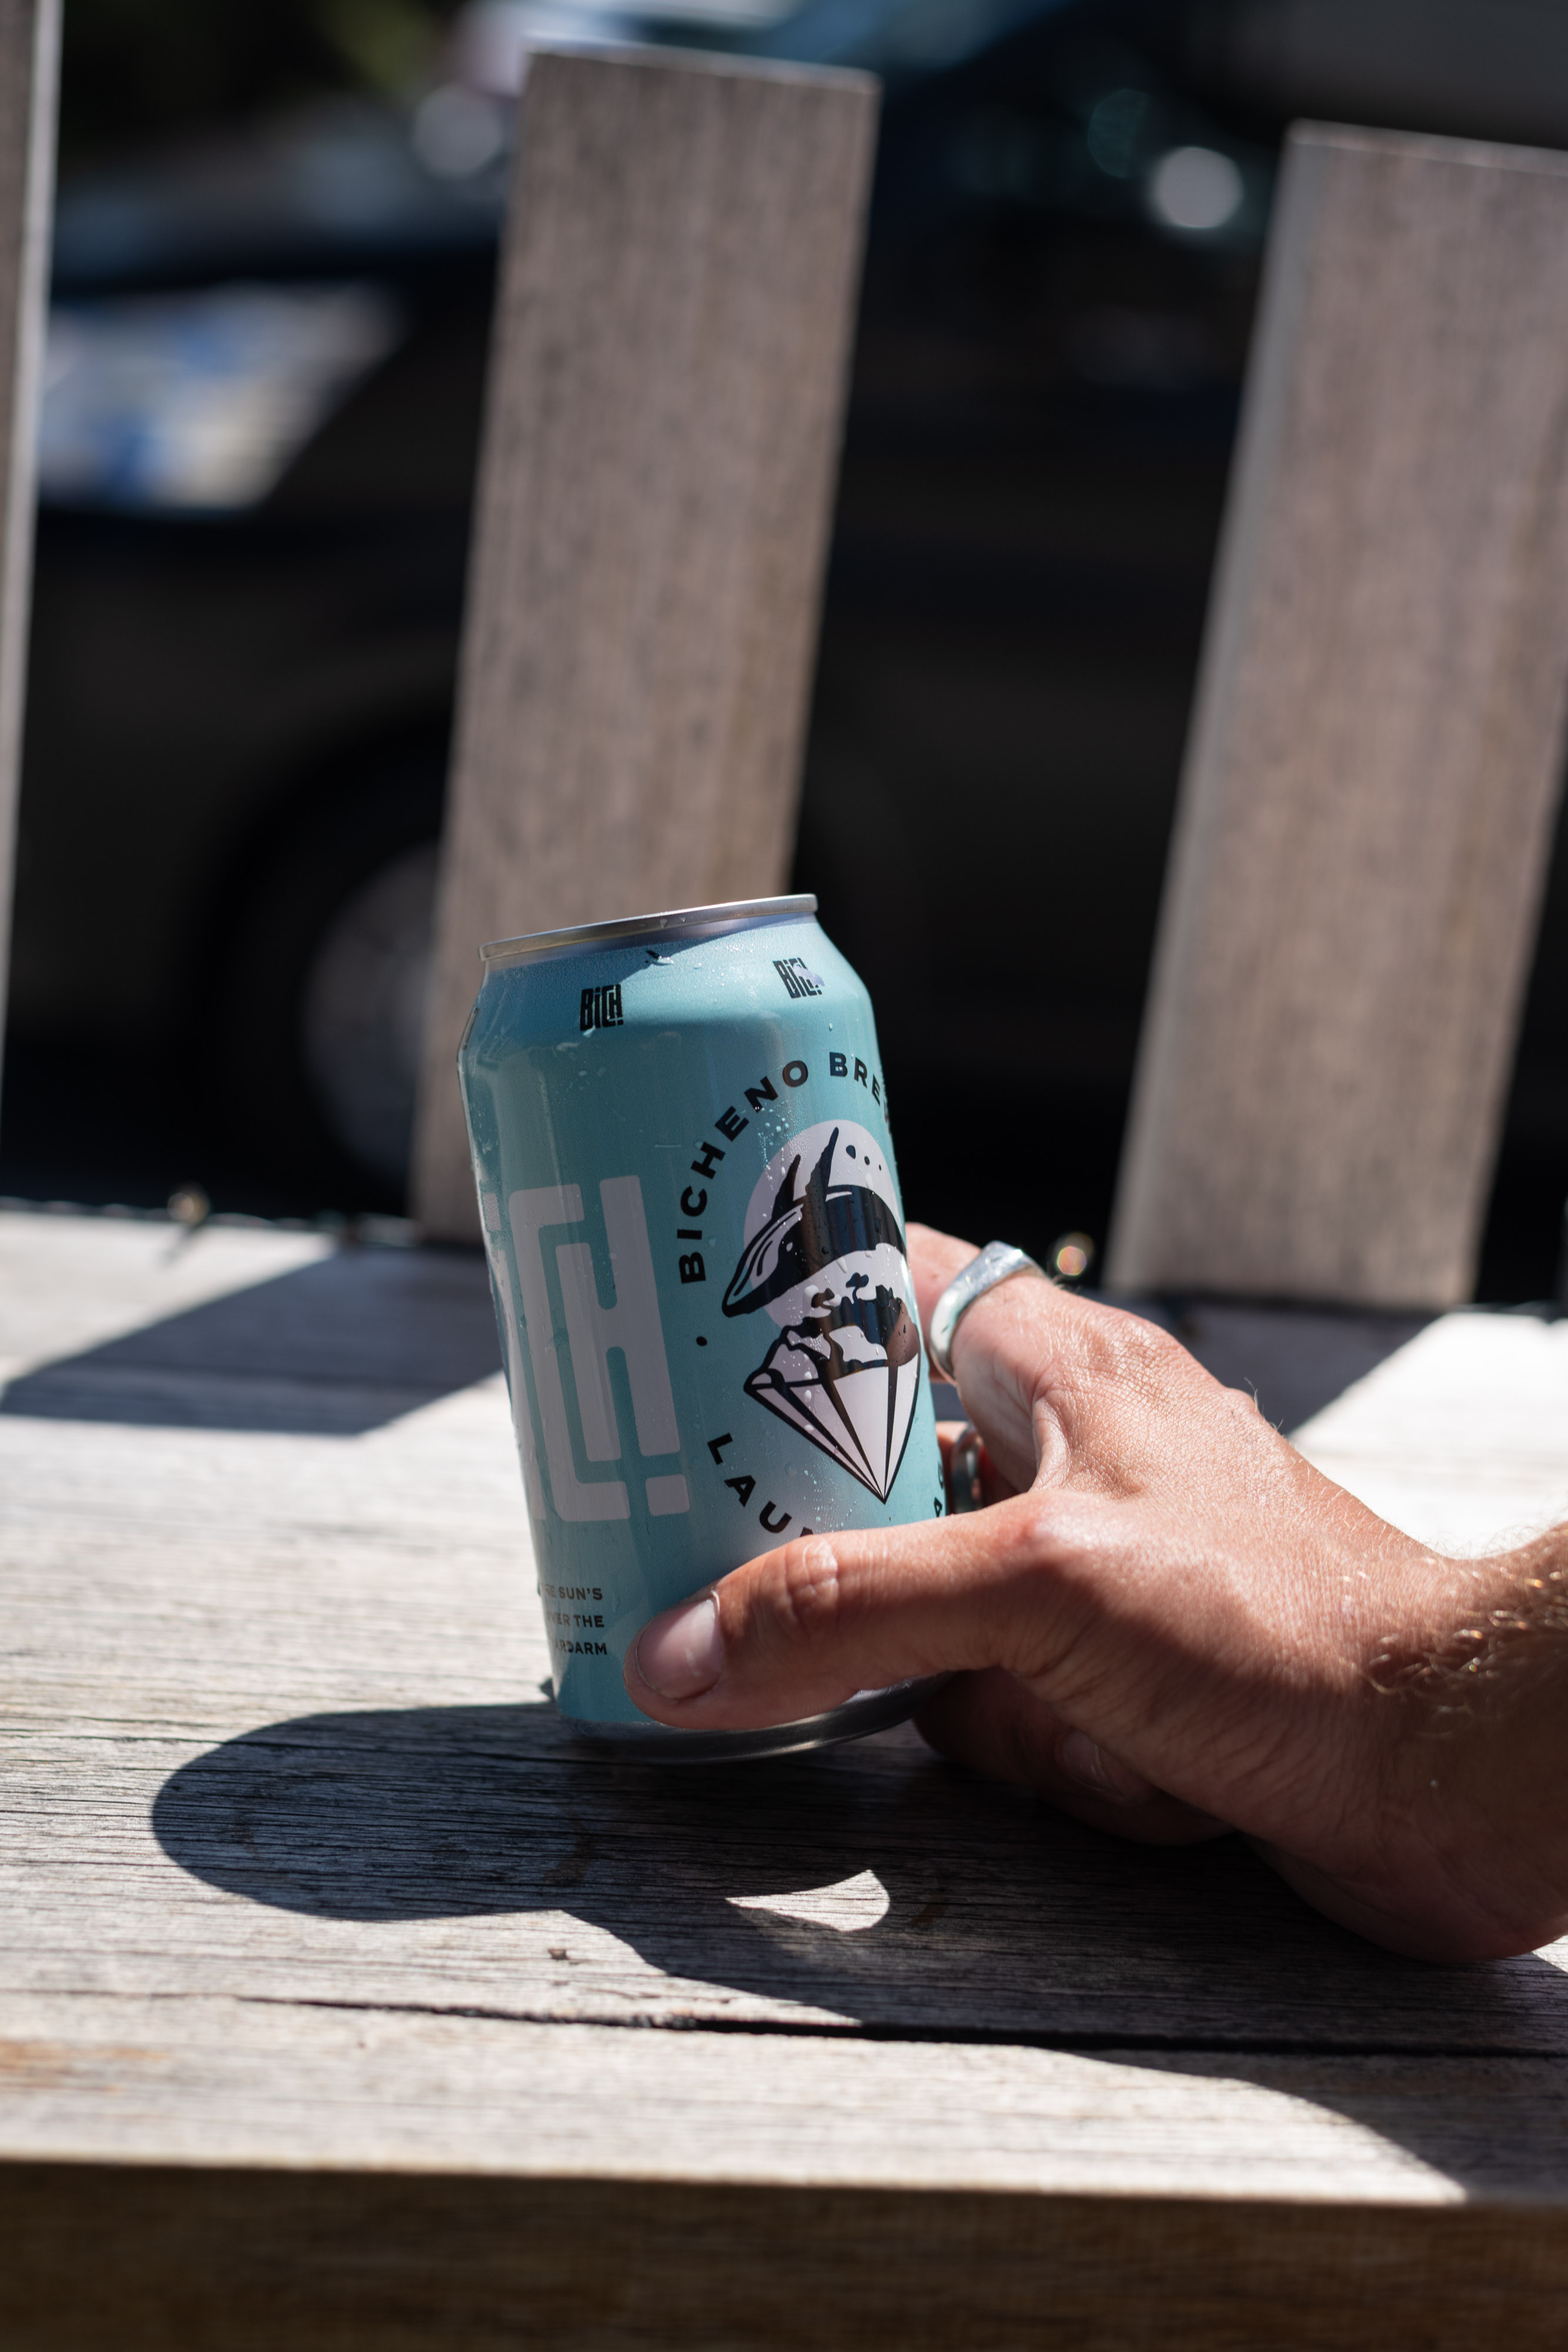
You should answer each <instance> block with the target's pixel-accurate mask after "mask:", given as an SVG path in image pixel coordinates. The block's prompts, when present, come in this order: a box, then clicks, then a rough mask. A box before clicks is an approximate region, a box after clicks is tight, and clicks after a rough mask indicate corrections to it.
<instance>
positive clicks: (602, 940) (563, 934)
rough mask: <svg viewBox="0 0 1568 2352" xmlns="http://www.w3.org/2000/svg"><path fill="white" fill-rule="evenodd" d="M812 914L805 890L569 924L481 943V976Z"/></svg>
mask: <svg viewBox="0 0 1568 2352" xmlns="http://www.w3.org/2000/svg"><path fill="white" fill-rule="evenodd" d="M816 911H817V901H816V898H815V896H814V895H813V894H812V893H811V892H810V891H809V890H808V891H803V892H801V893H800V896H799V897H797V898H729V899H727V900H725V901H723V902H722V903H721V904H720V905H718V906H716V907H672V908H667V909H666V910H665V912H664V913H663V914H655V915H620V916H616V917H614V918H612V920H610V921H609V922H604V923H571V924H569V925H568V926H567V927H566V929H564V930H559V931H529V932H528V933H526V934H525V935H524V937H523V938H522V939H520V940H486V942H485V944H484V946H483V947H482V948H481V949H480V950H479V961H480V962H481V963H482V964H483V965H484V967H485V969H486V971H501V970H503V969H504V968H505V967H506V966H507V965H508V964H514V963H526V962H529V961H532V960H533V958H535V957H536V956H547V955H553V954H554V953H556V952H557V951H558V950H560V949H563V948H608V947H614V946H616V945H617V944H618V943H619V942H620V941H622V940H642V941H643V942H644V943H645V944H652V943H653V941H654V940H698V939H711V938H714V937H716V935H717V934H718V933H719V932H721V931H738V930H745V929H749V928H751V927H752V926H753V925H755V924H759V923H779V922H786V921H788V920H789V918H790V917H791V916H792V915H814V914H815V913H816Z"/></svg>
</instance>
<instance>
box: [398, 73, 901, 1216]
mask: <svg viewBox="0 0 1568 2352" xmlns="http://www.w3.org/2000/svg"><path fill="white" fill-rule="evenodd" d="M875 108H876V89H875V84H874V83H873V81H871V80H870V79H868V78H867V77H866V76H864V75H858V74H845V73H837V72H824V71H819V70H806V69H802V68H780V67H777V66H758V65H757V64H755V63H751V62H747V63H746V64H740V63H737V62H736V61H733V60H728V59H723V58H697V57H687V56H678V55H674V54H672V53H670V52H661V53H647V52H641V53H639V52H622V53H615V54H610V55H606V54H602V53H601V54H599V55H594V56H584V55H575V56H574V55H570V54H566V53H557V52H552V51H548V50H547V51H542V52H540V53H538V54H536V56H535V57H534V58H533V59H532V62H531V65H530V68H529V74H528V83H527V87H526V89H525V93H524V98H523V104H522V112H521V120H520V125H519V133H520V152H519V161H518V169H517V181H516V185H515V189H514V193H513V199H512V212H511V222H510V228H509V233H508V240H507V251H506V256H505V259H504V262H503V266H502V279H501V291H500V301H499V313H498V322H497V334H496V341H495V345H494V350H493V354H492V359H491V373H490V384H489V408H488V415H487V420H486V434H485V446H484V451H483V456H482V458H481V465H480V482H479V504H478V523H477V531H476V550H475V555H474V562H473V570H472V573H471V579H470V587H469V600H468V614H467V620H466V625H465V653H464V669H463V679H462V687H461V694H460V709H459V721H458V740H457V749H456V754H455V763H454V772H453V783H452V793H451V799H450V802H449V806H448V814H447V820H446V836H445V845H444V872H443V881H442V887H441V894H440V905H439V911H438V917H437V946H436V956H435V971H434V983H433V992H432V1009H431V1013H430V1018H429V1025H428V1029H427V1034H426V1046H425V1057H424V1066H423V1083H422V1090H421V1107H420V1114H419V1118H418V1121H417V1129H416V1140H415V1160H414V1201H415V1209H416V1213H417V1214H418V1215H419V1217H420V1218H421V1220H422V1222H423V1224H424V1226H425V1228H426V1230H427V1231H428V1232H430V1233H432V1234H437V1235H442V1236H450V1237H463V1236H466V1235H469V1234H476V1232H477V1224H476V1213H475V1205H474V1192H473V1183H472V1179H471V1177H470V1174H469V1170H468V1163H467V1152H466V1148H465V1142H464V1138H463V1130H462V1122H461V1116H460V1111H459V1105H458V1097H457V1089H456V1085H455V1078H454V1076H453V1059H454V1055H455V1048H456V1043H457V1039H458V1036H459V1034H460V1032H461V1030H462V1027H463V1023H464V1020H465V1017H466V1013H467V1009H468V1006H469V1004H470V1003H471V1002H472V1000H473V997H474V993H475V991H476V986H477V983H478V978H479V968H478V965H477V962H476V952H475V951H476V948H477V946H478V944H479V942H480V941H481V940H486V939H493V938H497V937H508V936H516V935H518V934H520V933H523V932H527V931H533V930H543V929H549V928H551V927H553V926H555V925H558V924H563V923H572V922H583V921H591V920H595V919H601V918H606V917H611V916H614V915H620V914H632V913H637V912H641V911H643V910H645V909H647V908H653V907H660V906H691V905H696V904H702V903H704V902H706V901H709V900H714V899H722V898H743V897H755V896H760V895H763V894H766V893H768V892H771V891H775V890H778V889H780V888H782V887H784V886H785V883H786V879H787V875H788V868H789V853H790V846H791V843H792V839H793V833H794V818H795V807H796V797H797V791H798V772H799V767H800V752H801V746H802V737H803V731H804V721H805V712H806V702H807V693H808V688H809V684H810V663H811V657H812V654H813V650H814V638H815V626H816V617H817V608H818V595H819V588H820V582H821V569H822V562H823V556H824V551H825V547H826V541H827V530H828V522H829V515H830V507H831V492H832V487H833V477H834V468H835V462H836V458H837V452H838V441H839V434H840V424H841V413H842V401H843V387H844V378H845V373H846V364H847V360H848V354H849V348H850V337H851V329H852V310H853V300H854V295H855V290H856V282H857V278H858V268H859V258H860V251H861V242H862V218H863V213H864V205H865V197H866V191H867V185H868V181H869V173H870V163H871V157H872V152H873V138H874V130H875Z"/></svg>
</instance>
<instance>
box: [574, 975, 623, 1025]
mask: <svg viewBox="0 0 1568 2352" xmlns="http://www.w3.org/2000/svg"><path fill="white" fill-rule="evenodd" d="M577 1025H578V1028H579V1029H580V1031H582V1032H584V1033H586V1032H587V1031H588V1030H590V1029H622V1028H624V1026H625V1023H624V1021H623V1020H622V1013H621V982H619V981H617V982H615V984H614V986H613V987H612V988H585V989H584V990H583V992H582V1010H581V1012H580V1014H579V1016H578V1024H577Z"/></svg>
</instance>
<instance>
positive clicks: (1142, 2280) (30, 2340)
mask: <svg viewBox="0 0 1568 2352" xmlns="http://www.w3.org/2000/svg"><path fill="white" fill-rule="evenodd" d="M0 2227H4V2229H5V2237H6V2242H7V2246H8V2249H9V2250H12V2251H8V2254H7V2260H6V2263H5V2266H4V2268H3V2270H0V2321H3V2322H4V2324H5V2340H6V2343H7V2345H8V2346H10V2347H14V2352H110V2347H112V2352H163V2347H167V2346H170V2345H184V2344H199V2345H202V2346H204V2347H205V2346H211V2347H214V2352H251V2347H255V2352H274V2347H277V2345H278V2344H280V2343H287V2344H288V2345H289V2346H290V2347H300V2352H361V2347H365V2346H367V2345H374V2346H376V2347H378V2352H413V2347H427V2346H433V2345H440V2346H450V2345H461V2346H463V2347H474V2352H490V2347H496V2352H500V2347H508V2352H509V2348H510V2347H514V2346H517V2345H518V2344H528V2345H548V2346H551V2347H563V2352H612V2347H615V2352H620V2347H671V2346H676V2345H679V2346H683V2347H684V2346H688V2345H689V2346H697V2347H712V2352H746V2347H756V2348H757V2352H796V2347H800V2346H801V2345H802V2344H810V2345H812V2346H821V2347H825V2352H886V2347H889V2346H898V2347H901V2352H902V2347H910V2352H952V2347H956V2346H963V2347H976V2352H1018V2347H1043V2352H1126V2347H1128V2346H1129V2345H1145V2344H1147V2345H1158V2346H1159V2347H1162V2352H1171V2348H1172V2347H1174V2352H1258V2347H1260V2346H1268V2347H1270V2352H1272V2347H1286V2352H1296V2347H1301V2352H1305V2347H1312V2352H1322V2347H1325V2346H1330V2345H1332V2346H1333V2347H1335V2352H1391V2347H1392V2352H1404V2347H1408V2352H1473V2347H1474V2346H1475V2345H1476V2344H1477V2343H1478V2342H1507V2343H1508V2344H1510V2345H1511V2346H1514V2345H1517V2346H1519V2347H1523V2352H1555V2347H1557V2346H1558V2345H1560V2343H1561V2341H1562V2333H1561V2328H1562V2297H1563V2290H1564V2287H1565V2286H1568V2224H1565V2223H1564V2220H1563V2215H1562V2214H1561V2212H1560V2211H1557V2210H1529V2209H1527V2208H1521V2209H1516V2210H1511V2211H1506V2212H1498V2211H1493V2210H1485V2209H1465V2210H1459V2211H1457V2212H1455V2211H1442V2212H1433V2211H1430V2210H1405V2209H1400V2208H1393V2209H1388V2208H1375V2209H1370V2210H1369V2209H1368V2208H1366V2207H1364V2206H1355V2205H1354V2204H1350V2203H1342V2204H1339V2205H1331V2206H1323V2207H1314V2206H1311V2205H1300V2204H1285V2205H1269V2204H1265V2203H1262V2202H1256V2203H1240V2204H1229V2203H1223V2202H1219V2201H1211V2200H1202V2199H1199V2198H1191V2197H1179V2196H1178V2197H1175V2198H1170V2199H1165V2200H1157V2201H1156V2200H1148V2199H1145V2198H1140V2197H1134V2196H1128V2197H1073V2196H1067V2197H1061V2198H1047V2197H1040V2196H1031V2195H1027V2194H1012V2195H1008V2194H998V2193H997V2192H996V2191H987V2192H984V2193H976V2192H974V2191H963V2190H957V2191H953V2190H948V2191H925V2192H917V2193H911V2192H909V2191H907V2190H902V2191H887V2190H882V2191H879V2190H875V2189H864V2188H857V2189H850V2190H845V2189H833V2188H821V2187H811V2188H805V2189H800V2188H791V2187H787V2186H783V2185H780V2184H779V2183H775V2182H769V2183H768V2184H766V2185H763V2186H760V2187H745V2186H740V2185H738V2184H735V2185H728V2186H726V2185H721V2184H716V2183H702V2184H687V2183H682V2182H667V2181H635V2182H627V2181H622V2180H609V2181H607V2180H603V2179H581V2178H577V2179H548V2178H546V2179H526V2180H516V2179H511V2180H505V2179H450V2178H443V2177H441V2176H439V2175H438V2176H435V2177H434V2178H430V2177H426V2178H421V2177H419V2176H417V2175H406V2174H390V2175H389V2174H377V2173H369V2174H364V2173H361V2174H347V2175H341V2174H333V2173H320V2172H316V2173H310V2174H308V2175H306V2176H304V2177H301V2175H299V2174H298V2172H291V2171H256V2170H248V2169H234V2170H231V2169H226V2168H222V2169H220V2168H204V2169H201V2170H194V2169H192V2170H181V2169H179V2168H172V2167H166V2166H159V2167H155V2168H153V2167H150V2168H123V2167H121V2168H109V2167H95V2166H89V2165H37V2166H13V2167H5V2168H0ZM89 2245H90V2248H91V2255H90V2259H84V2249H85V2248H86V2247H87V2246H89Z"/></svg>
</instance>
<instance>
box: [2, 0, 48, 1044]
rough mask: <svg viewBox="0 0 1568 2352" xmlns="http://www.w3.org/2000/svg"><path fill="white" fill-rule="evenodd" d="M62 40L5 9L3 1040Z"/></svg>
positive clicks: (9, 2)
mask: <svg viewBox="0 0 1568 2352" xmlns="http://www.w3.org/2000/svg"><path fill="white" fill-rule="evenodd" d="M59 29H60V26H59V0H0V1040H3V1038H4V1035H5V982H6V976H7V973H8V971H9V966H10V929H11V875H12V865H13V858H14V854H15V842H16V799H17V785H18V781H19V771H20V766H21V753H22V690H23V684H24V680H25V677H26V662H27V605H28V591H29V587H30V583H31V575H32V564H33V485H34V478H35V477H34V449H33V444H34V435H35V429H36V410H37V386H38V378H39V374H40V369H41V362H42V352H43V327H44V289H45V286H46V284H47V276H48V243H49V216H50V210H51V201H52V196H53V191H54V166H55V100H56V91H57V84H58V78H59Z"/></svg>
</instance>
